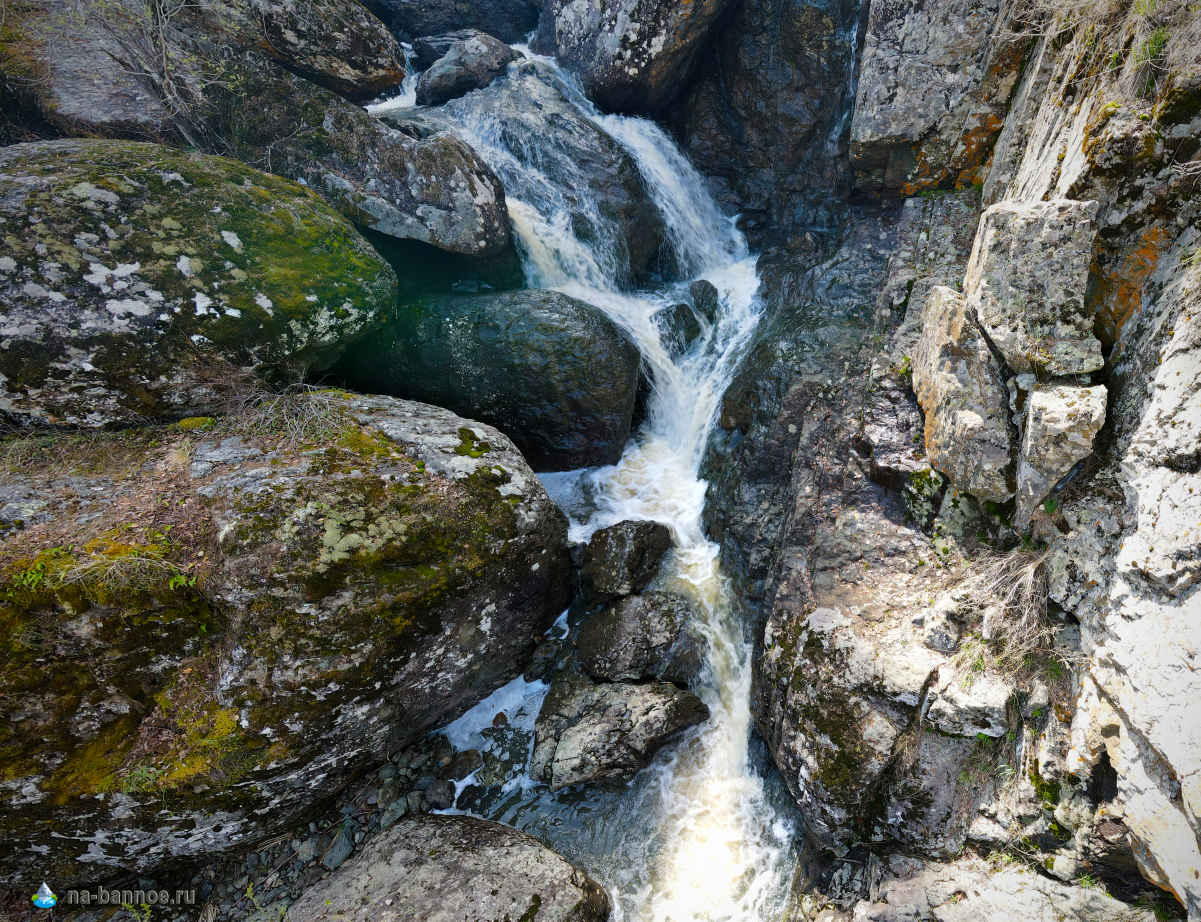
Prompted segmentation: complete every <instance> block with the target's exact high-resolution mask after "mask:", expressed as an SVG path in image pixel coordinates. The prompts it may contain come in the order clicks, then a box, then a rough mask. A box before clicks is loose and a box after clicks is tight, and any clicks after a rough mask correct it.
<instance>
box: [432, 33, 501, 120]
mask: <svg viewBox="0 0 1201 922" xmlns="http://www.w3.org/2000/svg"><path fill="white" fill-rule="evenodd" d="M518 57H519V55H518V54H517V52H516V51H514V50H513V49H512V48H510V47H509V46H508V45H506V44H505V43H504V42H501V41H498V40H497V39H494V38H493V37H492V36H491V35H486V34H484V33H482V32H481V33H476V34H475V35H472V36H471V37H470V38H465V39H463V40H461V41H458V42H455V43H454V44H453V45H451V46H450V47H449V48H448V49H447V50H446V54H444V55H443V56H442V57H440V58H438V60H436V61H435V62H434V63H432V64H431V65H430V66H429V69H428V70H426V71H425V72H424V73H423V74H422V75H421V79H420V80H418V82H417V104H418V105H419V106H440V105H442V103H444V102H447V101H449V100H451V99H457V98H458V97H459V96H462V95H464V94H465V93H470V92H471V91H472V90H480V89H483V88H484V87H486V86H487V85H488V84H490V83H491V82H492V81H493V80H495V79H496V78H497V77H499V76H500V75H501V74H503V73H504V72H505V68H506V67H508V66H509V64H510V63H512V62H513V61H516V60H517V58H518Z"/></svg>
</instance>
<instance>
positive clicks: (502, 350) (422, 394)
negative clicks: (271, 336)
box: [342, 290, 640, 470]
mask: <svg viewBox="0 0 1201 922" xmlns="http://www.w3.org/2000/svg"><path fill="white" fill-rule="evenodd" d="M639 363H640V359H639V355H638V350H637V349H635V348H634V346H633V345H632V344H631V343H630V341H629V340H628V339H627V338H626V337H625V335H624V334H623V333H622V332H621V331H620V330H618V329H617V328H616V327H615V326H614V325H613V323H612V322H611V321H610V320H609V319H608V318H607V317H606V316H605V315H604V314H603V313H602V312H601V311H600V310H598V309H597V308H594V307H592V306H591V305H588V304H585V303H584V302H582V301H577V300H575V299H573V298H569V297H567V296H566V295H562V294H559V293H557V292H552V291H536V290H531V291H514V292H505V293H498V294H484V295H472V296H459V297H456V296H448V297H436V296H431V297H429V298H426V299H419V300H418V302H417V303H414V304H410V305H406V306H405V307H403V308H402V309H401V311H400V312H399V316H398V317H397V318H396V320H395V321H394V322H393V323H391V324H389V325H388V327H387V328H386V329H385V330H384V331H383V332H382V333H381V334H380V335H379V336H376V337H372V338H371V339H370V340H367V341H364V342H363V343H362V344H361V345H360V346H359V347H357V348H356V349H354V350H353V351H352V352H351V353H349V354H348V356H347V358H346V360H345V361H344V362H343V363H342V373H343V374H345V375H346V376H347V377H349V378H350V380H351V381H353V382H354V383H355V384H356V386H359V387H360V388H362V389H363V390H368V391H374V392H377V393H378V392H383V393H391V394H396V395H398V396H404V397H410V398H413V399H419V400H424V401H428V402H431V403H434V404H437V405H440V406H447V407H450V408H452V409H454V410H455V411H456V412H462V413H466V414H469V415H471V416H472V417H474V418H478V419H483V420H485V421H487V422H490V423H492V424H493V425H495V426H497V427H499V428H500V429H502V430H503V431H505V432H506V433H508V435H509V436H510V437H511V438H512V439H513V440H514V441H516V442H517V444H518V445H519V446H520V447H521V449H522V451H523V452H524V453H525V455H526V456H527V457H528V458H529V459H530V461H531V463H532V464H533V465H534V466H535V467H536V468H538V469H540V470H570V469H573V468H578V467H587V466H589V465H594V464H610V463H612V462H614V461H616V460H617V459H618V458H619V457H620V456H621V452H622V450H623V449H624V447H625V444H626V440H627V439H628V438H629V433H630V424H631V420H632V418H633V414H634V403H635V398H636V397H637V392H638V382H639ZM465 450H468V449H465ZM471 450H474V449H471Z"/></svg>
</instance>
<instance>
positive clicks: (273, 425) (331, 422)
mask: <svg viewBox="0 0 1201 922" xmlns="http://www.w3.org/2000/svg"><path fill="white" fill-rule="evenodd" d="M344 403H345V401H344V400H343V399H342V397H341V395H340V394H339V393H338V392H337V391H330V390H328V389H325V388H317V387H312V386H310V385H305V384H297V385H292V386H291V387H288V388H286V389H285V390H283V391H280V392H278V393H273V392H268V391H262V390H251V391H245V392H243V393H241V394H238V395H236V396H235V397H233V398H231V399H230V400H229V402H228V404H227V405H226V408H225V409H226V414H227V418H226V423H227V425H229V426H230V428H232V429H233V430H234V431H236V432H239V433H241V434H243V435H248V436H257V437H270V438H273V439H276V440H279V441H280V442H281V443H282V446H283V447H286V448H288V449H297V448H303V447H306V446H310V445H313V444H315V443H318V442H324V441H328V440H330V439H332V438H336V437H337V436H338V435H339V434H340V433H341V432H342V431H343V430H345V429H346V427H347V425H349V423H348V420H347V417H346V413H345V409H344V406H343V404H344Z"/></svg>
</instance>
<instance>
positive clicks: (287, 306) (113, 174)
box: [0, 140, 396, 426]
mask: <svg viewBox="0 0 1201 922" xmlns="http://www.w3.org/2000/svg"><path fill="white" fill-rule="evenodd" d="M0 239H2V240H3V248H2V249H3V256H0V329H2V330H3V336H2V338H0V409H2V410H4V411H7V412H8V413H11V414H14V415H16V416H18V417H24V418H29V419H34V420H40V421H43V422H55V423H69V424H72V425H80V426H103V425H109V424H114V423H130V422H135V421H138V420H144V419H147V418H157V417H169V416H172V415H176V416H187V415H197V414H199V413H201V412H203V411H204V410H205V408H208V407H211V406H212V405H213V404H214V403H216V402H217V401H218V400H219V399H221V397H222V394H223V392H224V391H225V390H226V389H227V388H228V387H229V386H230V384H231V382H235V381H236V380H238V379H240V378H247V377H250V376H252V375H253V376H259V377H265V378H281V379H282V378H291V377H296V376H298V375H301V374H303V373H304V372H307V371H312V370H320V369H322V368H325V367H327V366H329V365H331V364H332V363H333V362H334V361H335V360H336V359H337V358H338V357H339V355H341V353H342V351H343V349H344V348H345V347H346V345H347V344H348V343H349V342H351V341H353V340H354V339H355V338H356V337H358V336H360V335H362V334H363V333H364V332H366V331H367V330H368V329H370V328H371V327H372V326H373V325H374V324H376V323H378V322H379V321H381V320H382V319H384V318H385V317H386V316H387V315H388V313H389V312H390V311H391V309H392V308H393V305H394V299H395V292H396V276H395V274H394V272H393V271H392V269H391V268H390V267H389V266H388V264H387V263H386V262H384V260H383V259H381V258H380V256H379V255H378V254H377V253H376V252H375V251H374V250H373V249H372V248H371V246H370V245H369V244H368V243H367V242H366V241H365V240H364V239H363V238H362V237H361V236H359V234H358V233H357V232H356V231H355V230H354V228H353V227H351V225H350V224H349V223H348V222H347V221H346V220H345V219H344V218H342V217H341V216H340V215H338V214H337V213H336V212H335V211H333V210H332V209H331V208H330V207H329V206H328V205H327V204H326V203H325V202H324V201H322V200H321V199H320V198H319V197H318V196H316V195H315V194H313V193H312V192H311V191H308V190H306V189H304V188H302V187H300V186H297V185H295V184H293V183H291V182H288V181H286V180H283V179H280V178H278V177H275V176H270V175H268V174H266V173H262V172H260V171H258V170H255V169H253V168H251V167H248V166H245V165H244V164H241V163H238V162H236V161H233V160H227V159H224V158H217V157H207V156H203V155H200V154H187V153H182V152H179V151H176V150H172V149H169V148H166V147H161V146H158V145H154V144H140V143H133V142H125V141H83V140H75V141H48V142H41V143H35V144H18V145H13V146H11V147H7V148H4V149H3V150H0Z"/></svg>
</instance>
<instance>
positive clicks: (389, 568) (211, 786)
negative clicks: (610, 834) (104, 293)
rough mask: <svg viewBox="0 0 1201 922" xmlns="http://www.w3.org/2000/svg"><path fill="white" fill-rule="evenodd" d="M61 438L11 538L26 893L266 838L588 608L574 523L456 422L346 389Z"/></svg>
mask: <svg viewBox="0 0 1201 922" xmlns="http://www.w3.org/2000/svg"><path fill="white" fill-rule="evenodd" d="M295 399H296V400H298V399H299V398H295ZM59 439H60V441H59V442H57V443H56V442H54V441H50V442H49V443H47V444H46V445H44V446H43V448H42V449H41V450H40V451H39V452H38V453H37V454H36V455H35V456H34V461H33V462H32V463H29V464H25V465H23V469H22V472H21V474H20V475H19V477H18V478H17V479H18V480H20V481H21V483H23V484H24V485H25V486H26V487H28V489H29V490H30V491H31V492H33V493H35V494H36V495H38V496H40V497H41V498H42V500H43V502H44V503H45V505H44V507H43V509H42V510H41V513H40V520H39V522H36V523H31V524H29V525H28V526H27V527H26V528H24V529H23V530H21V531H18V532H17V533H15V534H12V535H10V536H9V537H7V538H6V539H4V541H3V542H2V543H0V636H2V638H3V641H4V644H5V650H6V663H5V669H4V671H3V673H2V674H0V702H2V710H3V721H4V724H5V725H6V726H8V727H11V728H12V730H13V732H12V733H10V734H9V735H7V736H6V737H4V738H3V739H2V740H0V778H3V779H4V780H3V782H0V789H2V790H3V791H4V792H5V794H6V797H7V798H8V799H9V800H10V807H9V809H7V810H6V811H5V812H4V815H3V818H2V819H0V835H2V836H3V838H4V840H5V841H6V842H8V843H10V845H11V846H12V847H11V848H10V849H7V850H6V852H5V854H4V855H3V856H2V857H0V875H2V877H3V879H4V880H17V879H24V878H26V877H28V876H29V875H30V874H33V873H35V869H36V873H37V874H39V875H41V874H45V875H46V876H53V878H54V879H56V880H60V881H63V882H68V881H84V880H98V879H106V878H107V877H109V876H111V875H113V874H115V873H117V872H118V871H128V872H137V873H141V872H144V871H146V870H148V869H150V868H153V867H155V866H157V865H161V864H162V863H164V862H166V861H168V860H172V859H180V858H193V859H194V858H199V857H202V856H203V857H208V856H211V855H215V854H219V853H221V852H224V851H227V850H230V849H234V848H237V847H239V846H241V845H244V844H245V843H248V842H251V841H254V840H257V839H261V838H263V837H264V836H266V835H268V834H271V833H273V832H275V831H277V830H279V829H280V828H281V827H284V826H286V825H287V824H289V823H291V822H294V821H295V820H296V819H297V817H298V816H300V815H301V814H302V813H304V812H305V811H306V810H309V809H311V808H312V806H313V804H314V803H316V802H318V801H321V800H323V799H325V798H328V797H330V796H331V795H333V794H334V793H336V792H337V791H338V790H339V789H340V788H341V787H342V786H343V785H344V784H346V783H347V782H348V781H349V780H350V779H352V778H353V777H355V775H356V774H357V773H359V772H361V771H362V770H363V769H364V768H366V767H368V766H369V765H370V764H372V763H377V764H378V763H380V762H383V761H385V760H386V758H387V756H388V754H389V753H390V752H393V751H395V750H396V749H397V748H398V747H402V746H403V745H404V744H405V743H406V742H407V741H410V740H412V739H414V738H415V737H417V736H419V735H421V734H422V733H424V732H426V731H427V730H429V729H431V728H433V727H436V726H440V725H443V724H445V723H446V722H447V721H449V720H452V719H454V718H455V717H457V716H458V715H459V714H461V713H462V712H463V711H464V710H466V709H467V708H468V707H470V706H472V705H473V704H475V703H476V702H477V701H479V700H480V699H481V698H483V697H485V696H486V695H488V694H489V693H491V692H492V691H493V690H495V689H496V688H498V687H499V686H501V685H503V684H504V683H505V682H507V681H509V680H510V679H512V678H514V677H515V676H517V675H518V674H519V673H520V672H521V669H522V666H523V664H524V663H525V661H526V660H527V659H528V657H529V655H530V654H531V652H532V651H533V649H534V646H535V644H536V643H537V641H538V639H539V637H540V636H541V635H542V633H543V632H544V631H545V630H546V628H547V627H548V626H549V624H550V623H551V621H552V620H553V619H554V617H555V616H556V615H557V614H558V613H559V612H561V611H562V610H563V607H564V606H565V605H566V603H567V594H568V585H569V570H568V566H569V563H568V556H567V551H566V522H565V520H564V518H563V516H562V514H561V513H560V512H559V511H558V509H557V508H556V507H555V506H554V504H553V503H552V502H551V500H550V498H549V497H548V496H547V494H546V492H545V491H544V490H543V488H542V486H541V484H540V483H539V482H538V480H537V478H536V477H535V476H534V474H533V472H532V471H531V470H530V469H529V467H528V466H527V465H526V463H525V462H524V461H523V460H522V458H521V456H520V455H519V454H518V453H517V450H516V449H515V447H514V446H513V445H512V443H511V442H510V441H509V440H508V439H507V438H506V437H505V436H504V435H502V434H501V433H500V432H498V431H497V430H495V429H493V428H491V427H489V426H485V425H483V424H480V423H475V422H471V421H469V420H465V419H462V418H460V417H458V416H455V415H454V414H452V413H450V412H449V411H446V410H442V409H438V408H435V407H430V406H425V405H422V404H417V403H411V402H407V401H401V400H392V399H388V398H378V397H353V396H351V395H349V394H345V393H342V392H333V393H324V394H317V395H313V396H311V397H309V398H307V399H305V400H304V401H303V402H300V403H295V402H291V403H290V402H288V401H287V400H283V401H280V402H272V401H267V402H264V403H262V404H260V405H259V406H258V407H257V408H252V409H251V410H250V411H249V415H247V416H246V417H245V418H233V419H230V420H227V421H224V422H221V421H218V422H214V421H213V420H191V421H187V422H186V423H181V424H178V425H176V426H172V427H167V428H159V429H151V430H133V431H130V432H126V433H117V434H112V435H104V436H98V435H93V436H92V437H91V438H81V437H74V436H65V435H64V436H60V437H59ZM6 448H7V446H6ZM19 448H20V446H19V445H18V446H17V448H16V449H14V450H19ZM167 497H169V499H170V501H169V502H166V501H165V498H167ZM30 574H36V575H35V576H31V575H30ZM63 828H70V829H71V830H72V838H71V839H70V840H64V839H63V838H62V837H61V836H60V835H59V834H58V832H57V830H60V829H63Z"/></svg>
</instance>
